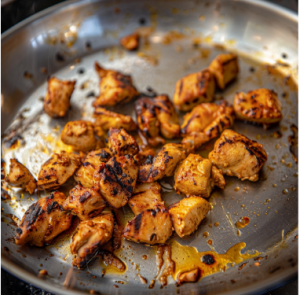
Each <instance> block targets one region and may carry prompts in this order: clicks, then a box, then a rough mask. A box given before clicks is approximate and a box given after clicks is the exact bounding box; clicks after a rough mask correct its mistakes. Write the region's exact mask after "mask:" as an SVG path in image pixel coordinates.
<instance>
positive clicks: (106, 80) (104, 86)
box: [93, 62, 139, 107]
mask: <svg viewBox="0 0 300 295" xmlns="http://www.w3.org/2000/svg"><path fill="white" fill-rule="evenodd" d="M95 69H96V72H97V74H98V76H99V78H100V79H101V81H100V96H99V97H98V98H97V99H96V101H95V102H94V104H93V105H94V107H99V106H111V107H112V106H115V105H117V104H119V103H122V104H124V103H127V102H129V101H131V100H132V99H133V98H134V97H137V96H138V95H139V93H138V92H137V90H136V89H135V87H134V86H133V84H132V80H131V77H130V76H129V75H123V74H121V73H120V72H116V71H113V70H106V69H104V68H102V67H101V66H100V65H99V64H98V63H97V62H96V63H95Z"/></svg>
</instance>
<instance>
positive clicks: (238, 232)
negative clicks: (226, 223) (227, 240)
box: [237, 229, 242, 237]
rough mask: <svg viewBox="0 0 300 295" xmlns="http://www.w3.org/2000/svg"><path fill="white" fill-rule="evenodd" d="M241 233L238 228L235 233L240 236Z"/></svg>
mask: <svg viewBox="0 0 300 295" xmlns="http://www.w3.org/2000/svg"><path fill="white" fill-rule="evenodd" d="M241 234H242V233H241V231H240V230H239V229H238V230H237V235H238V236H239V237H240V236H241Z"/></svg>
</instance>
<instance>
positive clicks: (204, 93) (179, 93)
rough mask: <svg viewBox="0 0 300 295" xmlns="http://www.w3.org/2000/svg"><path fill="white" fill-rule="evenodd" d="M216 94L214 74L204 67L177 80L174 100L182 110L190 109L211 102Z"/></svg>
mask: <svg viewBox="0 0 300 295" xmlns="http://www.w3.org/2000/svg"><path fill="white" fill-rule="evenodd" d="M214 95H215V79H214V76H213V74H212V73H211V72H210V71H209V70H208V69H204V70H202V71H201V72H198V73H193V74H189V75H187V76H185V77H183V78H181V79H180V80H178V81H177V83H176V86H175V93H174V96H173V102H174V104H175V106H176V107H177V108H178V109H179V110H180V111H185V112H186V111H189V110H191V109H192V108H193V107H195V106H196V105H198V104H199V103H203V102H210V101H212V100H213V99H214Z"/></svg>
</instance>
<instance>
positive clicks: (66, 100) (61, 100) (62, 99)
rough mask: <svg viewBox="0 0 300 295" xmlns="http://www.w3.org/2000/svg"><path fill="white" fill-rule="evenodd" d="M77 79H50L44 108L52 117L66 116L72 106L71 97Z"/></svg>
mask: <svg viewBox="0 0 300 295" xmlns="http://www.w3.org/2000/svg"><path fill="white" fill-rule="evenodd" d="M75 84H76V81H61V80H59V79H57V78H55V77H52V78H50V79H49V80H48V89H47V93H46V96H45V100H44V110H45V112H46V113H47V114H48V115H49V116H50V117H64V116H65V115H66V113H67V111H68V109H69V108H70V99H71V96H72V93H73V91H74V88H75Z"/></svg>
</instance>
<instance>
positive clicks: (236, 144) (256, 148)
mask: <svg viewBox="0 0 300 295" xmlns="http://www.w3.org/2000/svg"><path fill="white" fill-rule="evenodd" d="M208 157H209V159H210V160H211V161H212V162H213V164H214V165H216V166H217V167H218V168H219V169H221V170H222V172H223V174H226V175H229V176H236V177H238V178H240V179H241V180H245V179H249V180H251V181H257V180H258V179H259V174H258V173H259V170H260V169H261V168H262V166H263V165H264V163H265V162H266V161H267V159H268V156H267V153H266V151H265V150H264V148H263V146H262V145H261V144H259V143H257V142H256V141H252V140H251V139H249V138H247V137H246V136H244V135H241V134H239V133H237V132H234V131H232V130H225V131H224V132H223V133H222V135H221V137H220V138H219V139H218V140H217V141H216V142H215V146H214V149H213V151H211V152H210V153H209V155H208Z"/></svg>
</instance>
